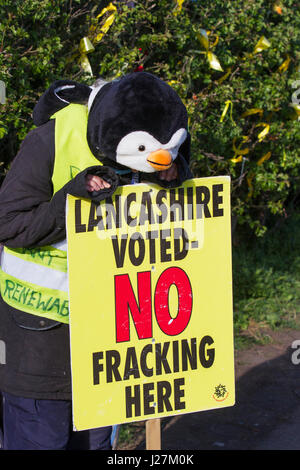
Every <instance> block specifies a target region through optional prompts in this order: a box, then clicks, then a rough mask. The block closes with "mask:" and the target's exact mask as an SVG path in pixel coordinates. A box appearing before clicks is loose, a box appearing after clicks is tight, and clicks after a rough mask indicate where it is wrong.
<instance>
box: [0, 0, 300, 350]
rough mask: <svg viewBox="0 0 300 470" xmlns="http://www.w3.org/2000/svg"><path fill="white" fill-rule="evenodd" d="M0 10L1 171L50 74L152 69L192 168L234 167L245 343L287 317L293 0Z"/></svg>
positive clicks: (294, 296) (75, 0)
mask: <svg viewBox="0 0 300 470" xmlns="http://www.w3.org/2000/svg"><path fill="white" fill-rule="evenodd" d="M0 12H1V13H0V80H1V81H2V82H4V83H5V86H6V100H5V103H4V100H3V97H2V103H4V104H0V176H1V180H2V179H3V177H4V175H5V173H6V171H7V169H8V168H9V165H10V162H11V161H12V159H13V158H14V156H15V155H16V153H17V151H18V148H19V146H20V143H21V141H22V140H23V138H24V137H25V135H26V134H27V133H28V131H29V130H30V129H32V128H33V123H32V118H31V113H32V110H33V107H34V105H35V103H36V101H37V99H38V97H39V96H40V95H41V94H42V93H43V91H44V90H45V89H46V88H47V87H48V86H49V85H50V84H51V83H52V82H53V81H54V80H57V79H61V78H69V79H73V80H77V81H80V82H85V83H88V84H90V85H91V84H92V83H93V82H94V80H95V79H96V78H98V77H99V76H101V77H103V78H104V79H106V80H112V79H114V78H117V77H119V76H121V75H123V74H125V73H129V72H133V71H136V72H138V71H140V70H145V71H147V72H151V73H154V74H156V75H158V76H159V77H160V78H162V79H163V80H165V81H166V82H168V83H169V84H170V85H171V86H173V87H174V88H175V89H176V91H177V92H178V94H179V95H180V97H181V98H182V100H183V101H184V103H185V105H186V106H187V109H188V112H189V127H190V132H191V136H192V160H191V166H192V169H193V172H194V175H195V176H196V177H201V176H204V177H206V176H216V175H230V177H231V181H232V222H233V223H232V227H233V234H234V237H233V288H234V289H233V290H234V320H235V321H234V325H235V331H236V332H243V331H246V330H247V332H248V333H247V334H248V336H249V331H252V339H254V340H255V341H256V340H261V339H263V338H264V335H261V333H260V332H261V327H264V326H265V325H268V326H271V327H272V328H273V327H278V326H282V325H286V324H291V322H293V321H294V320H295V319H296V317H297V315H298V313H299V308H300V301H299V298H300V296H299V289H300V264H299V237H298V233H299V229H300V218H299V206H300V152H299V147H300V145H299V144H300V135H299V130H300V121H299V119H298V118H299V105H300V67H299V65H300V48H299V45H300V9H299V4H298V2H297V1H296V0H295V1H293V0H285V1H283V0H282V1H281V2H280V1H275V0H247V1H246V0H234V1H230V0H229V1H227V2H224V0H214V1H211V0H201V1H200V0H194V1H193V0H184V1H183V0H160V1H156V0H143V1H135V0H133V1H128V0H126V1H125V0H124V1H117V0H115V1H113V2H112V3H111V2H109V1H80V0H68V1H66V0H59V1H56V0H22V1H21V0H0ZM83 38H85V40H84V41H83ZM87 39H88V40H89V44H88V43H87ZM83 46H84V47H83ZM0 96H1V93H0ZM292 105H293V106H292ZM297 113H298V114H297ZM249 325H250V327H251V328H250V327H249ZM243 338H244V337H243V335H238V336H237V339H236V342H237V345H239V343H241V344H242V343H243Z"/></svg>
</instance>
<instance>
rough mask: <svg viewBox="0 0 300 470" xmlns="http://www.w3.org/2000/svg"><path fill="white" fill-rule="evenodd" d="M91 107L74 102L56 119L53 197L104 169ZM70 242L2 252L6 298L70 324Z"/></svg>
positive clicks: (19, 306)
mask: <svg viewBox="0 0 300 470" xmlns="http://www.w3.org/2000/svg"><path fill="white" fill-rule="evenodd" d="M87 116H88V114H87V107H86V106H83V105H77V104H71V105H68V106H66V107H65V108H64V109H62V110H61V111H58V112H57V113H56V114H54V115H53V116H52V118H55V159H54V169H53V175H52V183H53V194H55V193H56V192H57V191H58V190H59V189H61V188H62V187H63V186H64V185H65V184H66V183H67V182H68V181H70V180H71V179H72V178H73V177H74V176H76V174H77V173H79V172H80V171H82V170H84V169H85V168H87V167H89V166H94V165H101V163H100V162H99V161H98V160H97V159H96V158H95V157H94V155H93V154H92V153H91V151H90V149H89V146H88V143H87V139H86V130H87ZM67 266H68V262H67V241H66V240H63V241H61V242H58V243H55V244H53V245H51V246H44V247H39V248H30V249H29V248H7V247H5V248H4V250H3V253H2V260H1V269H0V287H1V295H2V298H3V300H4V301H5V302H7V303H8V304H9V305H11V306H13V307H15V308H17V309H18V310H21V311H23V312H28V313H32V314H34V315H38V316H42V317H46V318H50V319H53V320H55V321H60V322H62V323H68V322H69V318H68V312H69V310H68V303H69V301H68V274H67Z"/></svg>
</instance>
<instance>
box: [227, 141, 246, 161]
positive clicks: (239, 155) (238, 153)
mask: <svg viewBox="0 0 300 470" xmlns="http://www.w3.org/2000/svg"><path fill="white" fill-rule="evenodd" d="M248 140H249V137H248V136H246V135H243V137H242V141H241V142H240V144H239V145H238V147H237V146H236V145H235V143H236V137H234V139H233V142H232V148H233V151H234V156H233V158H231V160H230V161H231V162H233V163H238V162H241V161H243V155H247V154H248V153H249V148H248V147H246V148H244V149H241V146H242V145H243V144H245V143H246V142H247V141H248Z"/></svg>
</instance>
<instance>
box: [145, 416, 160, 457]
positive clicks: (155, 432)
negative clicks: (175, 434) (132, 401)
mask: <svg viewBox="0 0 300 470" xmlns="http://www.w3.org/2000/svg"><path fill="white" fill-rule="evenodd" d="M146 450H161V429H160V418H156V419H149V420H148V421H146Z"/></svg>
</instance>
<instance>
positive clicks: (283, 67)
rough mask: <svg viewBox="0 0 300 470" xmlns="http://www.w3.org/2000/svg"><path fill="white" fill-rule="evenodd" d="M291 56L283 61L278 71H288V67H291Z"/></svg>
mask: <svg viewBox="0 0 300 470" xmlns="http://www.w3.org/2000/svg"><path fill="white" fill-rule="evenodd" d="M291 60H292V59H291V58H290V56H288V57H287V58H286V59H285V61H284V62H282V64H281V65H280V67H278V72H280V73H282V72H286V71H287V69H288V68H289V65H290V62H291Z"/></svg>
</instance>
